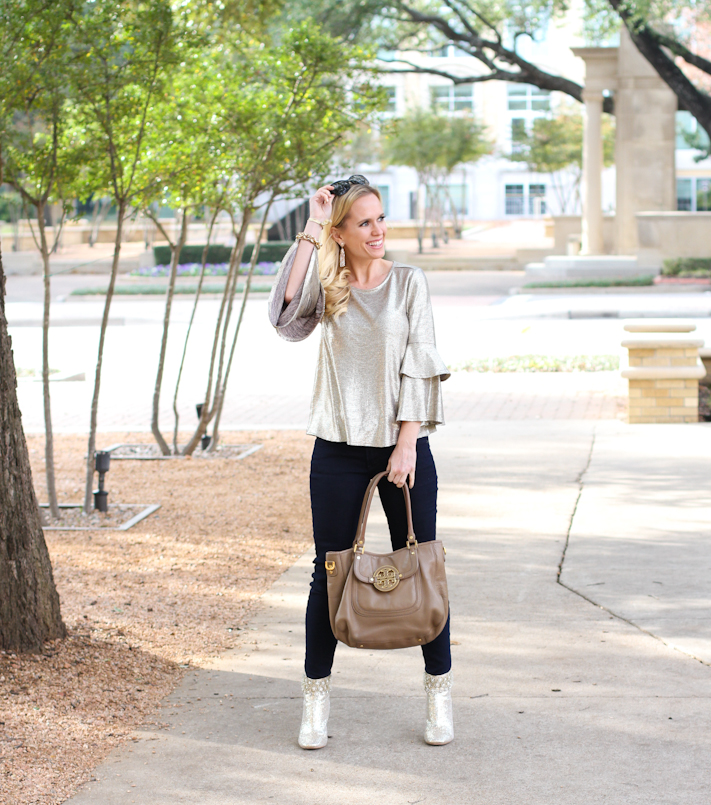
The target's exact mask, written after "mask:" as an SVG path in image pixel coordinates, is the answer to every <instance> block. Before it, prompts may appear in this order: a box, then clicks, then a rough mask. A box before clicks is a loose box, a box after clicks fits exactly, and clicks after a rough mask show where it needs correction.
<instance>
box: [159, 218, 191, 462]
mask: <svg viewBox="0 0 711 805" xmlns="http://www.w3.org/2000/svg"><path fill="white" fill-rule="evenodd" d="M187 237H188V210H187V207H186V208H185V209H184V210H183V220H182V221H181V223H180V234H179V236H178V241H177V243H176V244H175V247H174V248H173V251H172V254H171V256H170V278H169V280H168V290H167V291H166V293H165V313H164V314H163V337H162V338H161V342H160V355H159V357H158V371H157V372H156V384H155V387H154V389H153V415H152V417H151V431H152V433H153V436H154V437H155V440H156V441H157V442H158V447H160V451H161V453H163V455H164V456H169V455H170V447H168V443H167V442H166V440H165V439H164V438H163V434H162V433H161V432H160V425H159V424H158V418H159V415H160V391H161V386H162V385H163V369H164V368H165V353H166V350H167V349H168V329H169V327H170V311H171V309H172V307H173V296H174V294H175V278H176V276H177V274H178V262H179V261H180V252H181V250H182V248H183V246H184V245H185V241H186V240H187Z"/></svg>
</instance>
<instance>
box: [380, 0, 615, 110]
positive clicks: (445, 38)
mask: <svg viewBox="0 0 711 805" xmlns="http://www.w3.org/2000/svg"><path fill="white" fill-rule="evenodd" d="M566 10H567V5H566V4H565V2H564V1H563V0H534V2H533V3H530V4H528V5H526V6H522V5H521V4H519V3H517V2H514V0H504V2H501V3H489V2H483V0H471V1H470V0H442V2H441V3H440V2H436V3H435V2H430V1H429V0H426V1H425V2H422V3H418V4H413V3H408V2H402V0H394V3H393V5H392V7H388V8H386V9H385V10H384V11H382V12H381V13H382V15H383V17H385V18H387V19H389V20H390V21H391V22H392V23H393V26H392V27H391V29H390V32H389V33H388V34H386V38H385V43H386V44H387V45H389V46H390V47H391V48H393V49H402V50H404V51H408V50H409V51H417V50H421V51H425V52H428V53H431V52H432V51H433V50H434V49H436V48H437V47H441V46H442V45H446V44H452V45H455V46H456V47H457V48H459V50H461V51H462V52H463V53H466V54H467V55H469V56H472V57H473V58H474V59H476V60H477V61H478V62H479V65H480V67H481V68H482V70H483V71H482V72H476V71H472V72H471V73H469V72H468V73H466V74H462V73H461V72H452V71H449V70H446V69H441V68H437V67H434V66H428V65H421V64H415V63H413V62H412V61H411V60H408V59H407V58H405V57H404V56H400V55H395V56H393V57H392V58H387V59H382V60H381V61H382V62H383V63H389V64H391V65H392V66H391V67H388V68H386V71H387V72H415V73H427V74H430V75H438V76H442V77H444V78H448V79H450V80H451V81H453V82H454V83H455V84H472V83H481V82H483V81H492V80H496V81H509V82H512V83H519V84H532V85H533V86H536V87H540V88H541V89H547V90H551V91H556V92H563V93H565V94H566V95H569V96H570V97H571V98H574V99H575V100H576V101H580V102H582V99H583V95H582V93H583V87H582V86H581V85H580V84H578V83H577V82H575V81H572V80H571V79H569V78H566V77H565V76H560V75H556V74H554V73H550V72H547V71H546V70H543V69H541V68H540V67H538V66H537V65H535V64H533V62H530V61H528V60H526V59H524V58H523V57H522V56H521V55H520V54H519V53H518V52H517V42H518V39H519V38H520V37H522V36H529V37H532V38H535V37H537V36H539V34H540V32H541V30H542V29H544V28H545V26H546V24H547V23H548V21H549V20H550V19H551V18H552V17H553V16H555V15H556V14H560V13H563V12H564V11H566ZM603 108H604V111H606V112H612V111H613V100H612V98H605V101H604V107H603Z"/></svg>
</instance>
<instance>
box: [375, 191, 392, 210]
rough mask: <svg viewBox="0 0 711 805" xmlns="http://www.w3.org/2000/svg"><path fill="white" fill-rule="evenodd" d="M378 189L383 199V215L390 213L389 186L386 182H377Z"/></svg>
mask: <svg viewBox="0 0 711 805" xmlns="http://www.w3.org/2000/svg"><path fill="white" fill-rule="evenodd" d="M377 187H378V190H379V191H380V196H381V197H382V199H383V212H384V213H385V215H390V186H389V185H386V184H379V185H378V186H377Z"/></svg>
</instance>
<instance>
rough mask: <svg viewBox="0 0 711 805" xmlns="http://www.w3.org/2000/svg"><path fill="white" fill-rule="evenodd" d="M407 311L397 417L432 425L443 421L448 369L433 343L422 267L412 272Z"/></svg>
mask: <svg viewBox="0 0 711 805" xmlns="http://www.w3.org/2000/svg"><path fill="white" fill-rule="evenodd" d="M407 313H408V319H409V323H410V332H409V335H408V343H407V347H406V348H405V354H404V356H403V359H402V363H401V365H400V397H399V401H398V413H397V421H398V422H421V423H422V425H423V426H424V427H425V428H431V427H432V426H434V425H441V424H443V423H444V409H443V405H442V389H441V384H442V381H443V380H447V378H448V377H449V376H450V371H449V369H447V366H446V364H445V362H444V361H443V360H442V358H441V357H440V355H439V353H438V352H437V347H436V345H435V340H434V321H433V317H432V305H431V303H430V295H429V289H428V288H427V279H426V278H425V275H424V273H423V272H422V271H417V272H414V273H413V278H412V284H411V286H410V289H409V292H408V307H407Z"/></svg>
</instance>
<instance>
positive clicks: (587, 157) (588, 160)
mask: <svg viewBox="0 0 711 805" xmlns="http://www.w3.org/2000/svg"><path fill="white" fill-rule="evenodd" d="M602 99H603V95H602V92H594V91H590V90H588V89H585V90H583V101H584V102H585V115H584V122H583V126H584V127H583V176H582V191H583V192H582V197H583V221H582V225H583V231H582V242H581V246H580V254H583V255H591V254H603V253H604V244H603V237H602Z"/></svg>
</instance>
